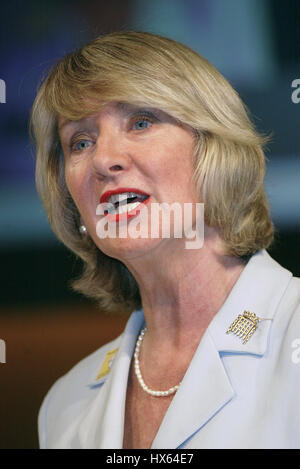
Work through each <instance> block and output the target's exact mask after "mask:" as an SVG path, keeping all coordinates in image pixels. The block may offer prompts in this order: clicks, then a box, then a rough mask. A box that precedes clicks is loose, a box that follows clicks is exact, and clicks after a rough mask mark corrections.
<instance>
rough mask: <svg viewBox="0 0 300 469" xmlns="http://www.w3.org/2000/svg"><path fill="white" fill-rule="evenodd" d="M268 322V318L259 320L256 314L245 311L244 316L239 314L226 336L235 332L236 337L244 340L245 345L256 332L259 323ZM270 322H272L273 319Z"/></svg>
mask: <svg viewBox="0 0 300 469" xmlns="http://www.w3.org/2000/svg"><path fill="white" fill-rule="evenodd" d="M266 320H267V318H259V317H258V316H256V314H255V313H250V311H244V312H243V314H239V315H238V317H237V318H235V320H234V321H233V323H232V324H230V326H229V327H228V329H227V331H226V334H229V332H233V333H234V334H235V335H237V336H238V337H240V338H241V339H243V344H245V343H246V342H248V340H249V339H250V337H252V335H253V334H254V332H255V331H256V329H257V326H258V323H259V321H266ZM269 320H270V321H271V319H269Z"/></svg>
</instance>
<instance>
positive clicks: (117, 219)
mask: <svg viewBox="0 0 300 469" xmlns="http://www.w3.org/2000/svg"><path fill="white" fill-rule="evenodd" d="M149 200H150V196H149V197H148V199H146V200H144V201H143V202H141V203H140V205H139V206H138V207H136V208H134V209H133V210H130V211H129V212H125V213H116V214H115V215H114V214H112V213H107V214H106V215H105V217H106V218H107V220H108V221H110V222H115V223H118V222H120V221H123V220H129V219H130V218H133V217H136V216H137V215H138V214H139V213H140V211H141V210H143V208H144V207H145V205H147V203H148V202H149Z"/></svg>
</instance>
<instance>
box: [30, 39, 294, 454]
mask: <svg viewBox="0 0 300 469" xmlns="http://www.w3.org/2000/svg"><path fill="white" fill-rule="evenodd" d="M32 125H33V132H34V136H35V140H36V145H37V168H36V174H37V187H38V191H39V193H40V195H41V197H42V199H43V201H44V204H45V207H46V210H47V212H48V216H49V219H50V222H51V225H52V227H53V230H54V231H55V233H56V234H57V236H58V237H59V238H60V239H61V240H62V241H63V242H64V243H65V245H66V246H68V247H69V248H70V249H71V250H72V251H74V252H75V253H76V254H77V255H78V256H80V257H81V258H82V259H83V261H84V271H83V274H82V277H81V278H80V279H79V280H76V282H75V283H74V287H75V288H76V289H77V290H79V291H81V292H83V293H84V294H85V295H87V296H89V297H92V298H95V299H97V301H98V302H99V304H100V306H101V308H102V309H105V310H107V311H116V310H120V309H122V310H126V311H134V312H133V313H132V315H131V317H130V319H129V321H128V324H127V326H126V329H125V331H124V333H123V334H122V335H121V336H120V337H119V338H117V339H116V340H115V341H113V342H111V343H109V344H107V345H105V346H104V347H101V348H100V349H99V350H98V351H96V352H95V353H94V354H92V355H91V356H89V357H87V358H86V359H84V360H83V361H81V362H80V363H79V364H78V365H77V366H75V367H74V368H73V369H72V370H71V371H70V372H69V373H68V374H66V375H65V376H64V377H62V378H61V379H60V380H58V382H57V383H56V384H55V385H54V386H53V387H52V389H51V390H50V391H49V393H48V395H47V397H46V398H45V401H44V403H43V405H42V408H41V411H40V415H39V435H40V444H41V447H42V448H150V447H151V448H245V447H247V448H248V447H249V448H256V447H263V448H264V447H265V448H271V447H299V446H300V437H299V416H300V404H299V398H298V396H297V393H298V391H297V388H298V389H299V369H297V367H296V366H295V364H294V363H293V361H292V360H291V353H292V352H293V349H292V348H291V344H292V343H294V342H293V341H294V340H295V339H297V337H298V336H299V334H300V320H299V293H300V289H299V280H298V279H294V278H292V274H291V273H290V272H288V271H287V270H285V269H283V268H282V267H280V266H279V265H278V264H277V263H276V262H275V261H274V260H273V259H271V257H270V256H269V255H268V254H267V252H266V251H265V249H266V248H267V247H268V246H269V245H270V243H271V242H272V239H273V225H272V222H271V220H270V217H269V210H268V204H267V202H266V198H265V194H264V189H263V179H264V170H265V163H264V154H263V151H262V145H263V144H264V143H265V141H266V139H265V138H264V137H262V136H260V135H258V134H257V132H256V131H255V130H254V128H253V126H252V124H251V122H250V120H249V118H248V116H247V113H246V111H245V108H244V106H243V104H242V102H241V100H240V99H239V97H238V95H237V93H236V92H235V91H234V90H233V89H232V88H231V86H230V85H229V84H228V82H227V81H226V80H225V79H224V78H223V77H222V76H221V75H220V74H219V73H218V72H217V71H216V70H215V69H214V67H213V66H212V65H210V64H209V63H208V62H207V61H206V60H204V59H203V58H202V57H200V56H199V55H198V54H196V53H195V52H193V51H191V50H189V49H188V48H187V47H185V46H183V45H182V44H179V43H177V42H175V41H172V40H170V39H166V38H163V37H159V36H156V35H152V34H149V33H140V32H132V31H129V32H120V33H113V34H110V35H107V36H103V37H100V38H98V39H96V40H94V41H93V42H91V43H90V44H88V45H86V46H84V47H83V48H82V49H80V50H79V51H76V52H74V53H72V54H69V55H68V56H66V57H64V58H63V59H62V60H61V61H59V62H58V64H57V65H56V66H55V67H54V68H53V70H52V71H51V73H50V74H49V75H48V77H47V78H46V80H45V81H44V83H43V85H42V86H41V88H40V90H39V92H38V95H37V98H36V101H35V103H34V106H33V111H32ZM99 203H100V205H99ZM132 203H133V204H134V205H130V204H132ZM199 203H204V243H203V245H202V246H201V247H199V246H198V248H196V249H187V246H186V241H187V236H185V235H182V236H177V235H175V231H176V229H177V228H178V223H179V222H181V221H183V220H182V218H183V215H182V214H184V211H181V212H180V216H179V219H176V217H175V216H174V217H173V218H172V217H170V220H171V222H170V223H171V226H170V228H171V230H170V233H171V234H170V236H164V233H163V218H164V216H165V212H163V211H162V212H160V213H161V216H160V217H158V218H155V217H154V214H153V213H152V211H150V210H149V207H151V208H152V207H154V206H159V207H160V206H163V204H165V205H166V206H167V207H172V206H173V205H172V204H177V207H179V208H182V209H183V208H184V207H185V206H186V205H187V204H190V205H191V206H192V207H193V213H192V217H191V218H190V219H189V220H190V221H188V223H189V224H188V227H187V228H188V232H190V231H191V230H192V229H193V227H194V226H195V225H196V224H197V222H198V221H199V216H198V215H197V213H198V212H197V211H195V210H194V209H195V207H197V204H199ZM105 204H106V205H105ZM99 207H100V209H99ZM146 212H147V217H145V216H144V215H145V213H146ZM143 214H144V215H143ZM184 221H186V220H184ZM102 222H105V223H106V225H107V226H106V228H107V227H110V228H111V227H114V228H116V227H117V228H118V229H119V230H120V228H121V227H122V226H124V225H126V227H127V228H128V231H127V236H121V235H120V231H117V234H116V235H114V236H113V235H112V233H113V231H111V232H110V235H106V234H105V230H104V225H105V223H102ZM99 223H100V225H101V229H99ZM138 224H139V228H140V229H141V230H143V232H146V234H147V236H140V237H136V236H130V235H129V228H130V227H132V226H133V225H134V226H135V228H136V227H137V225H138ZM157 226H158V234H157V236H151V233H152V232H151V229H153V227H154V228H155V227H157ZM150 228H151V229H150ZM149 233H150V234H149ZM297 308H298V310H297ZM296 310H297V311H298V316H297V314H296ZM247 312H248V313H247ZM251 315H252V316H251ZM246 328H248V329H247V330H246Z"/></svg>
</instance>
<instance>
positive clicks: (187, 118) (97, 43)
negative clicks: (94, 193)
mask: <svg viewBox="0 0 300 469" xmlns="http://www.w3.org/2000/svg"><path fill="white" fill-rule="evenodd" d="M112 101H115V102H125V103H130V104H133V105H137V106H145V105H146V106H148V107H149V106H150V107H154V108H158V109H161V110H162V111H164V112H166V113H168V114H169V115H171V116H172V117H173V118H175V119H176V120H177V121H179V122H181V123H183V124H186V125H188V126H190V128H191V129H193V131H194V133H195V161H194V164H195V172H194V178H193V181H191V184H195V186H194V187H195V188H196V189H197V191H198V194H199V201H200V200H201V201H203V202H204V204H205V222H206V224H207V225H208V226H213V227H216V228H217V229H218V230H219V232H220V234H221V236H222V239H223V240H224V254H226V255H233V256H237V257H243V256H250V255H251V254H253V253H255V252H256V251H257V250H259V249H262V248H267V247H268V246H269V245H270V243H271V242H272V239H273V231H274V230H273V225H272V222H271V220H270V215H269V208H268V204H267V201H266V197H265V193H264V188H263V180H264V174H265V157H264V153H263V150H262V147H263V145H264V144H265V143H266V141H267V139H266V138H265V137H264V136H261V135H259V134H258V133H257V132H256V131H255V129H254V127H253V125H252V123H251V121H250V119H249V117H248V114H247V112H246V109H245V106H244V105H243V103H242V101H241V99H240V98H239V96H238V94H237V93H236V92H235V91H234V90H233V88H232V87H231V86H230V84H229V83H228V82H227V81H226V79H225V78H224V77H223V76H222V75H221V74H220V73H219V72H218V71H217V70H216V69H215V68H214V67H213V66H212V65H211V64H210V63H209V62H207V61H206V60H205V59H204V58H202V57H201V56H200V55H198V54H197V53H195V52H194V51H192V50H190V49H189V48H188V47H186V46H184V45H183V44H180V43H178V42H176V41H174V40H171V39H168V38H165V37H161V36H157V35H154V34H150V33H144V32H135V31H121V32H114V33H111V34H108V35H105V36H102V37H98V38H97V39H95V40H93V41H92V42H90V43H89V44H87V45H85V46H84V47H82V48H80V49H79V50H77V51H75V52H73V53H70V54H68V55H66V56H65V57H63V58H62V59H61V60H59V62H58V63H57V64H56V65H55V66H54V68H53V69H52V70H51V71H50V72H49V74H48V76H47V77H46V78H45V79H44V80H43V83H42V85H41V86H40V89H39V91H38V94H37V96H36V99H35V102H34V105H33V108H32V115H31V129H32V134H33V138H34V140H35V144H36V154H37V161H36V183H37V189H38V192H39V195H40V197H41V199H42V200H43V203H44V205H45V207H46V211H47V213H48V217H49V220H50V223H51V226H52V228H53V230H54V232H55V233H56V235H57V236H58V238H59V239H60V240H61V241H62V242H63V243H64V244H65V245H66V246H67V247H68V248H69V249H71V250H72V251H73V252H74V253H75V254H76V255H77V256H79V257H80V258H81V259H82V260H83V262H84V267H83V271H82V274H81V276H80V278H78V279H76V280H75V281H74V282H73V284H72V285H73V288H74V289H75V290H77V291H80V292H81V293H83V294H84V295H86V296H88V297H90V298H93V299H96V300H97V301H98V302H99V304H100V306H101V308H102V309H103V310H105V311H120V310H122V311H128V312H129V311H132V310H133V309H136V308H140V307H141V298H140V294H139V288H138V285H137V283H136V281H135V279H134V278H133V276H132V275H131V273H130V272H129V271H128V269H127V268H126V267H125V266H124V264H123V263H121V262H120V261H118V260H116V259H113V258H111V257H108V256H107V255H105V254H104V253H103V252H101V251H100V250H99V249H98V248H97V247H96V245H95V244H94V242H93V241H92V240H91V238H90V237H89V236H86V237H84V236H82V235H81V234H80V232H79V230H78V228H79V225H80V214H79V212H78V210H77V208H76V206H75V204H74V202H73V200H72V198H71V196H70V193H69V192H68V189H67V187H66V183H65V177H64V158H63V153H62V149H61V145H60V141H59V136H58V129H57V121H58V116H62V117H64V118H66V119H68V120H79V119H82V118H85V117H87V116H90V115H92V114H94V113H96V112H99V109H100V108H101V106H104V105H105V104H106V103H108V102H112ZM174 164H176V161H174Z"/></svg>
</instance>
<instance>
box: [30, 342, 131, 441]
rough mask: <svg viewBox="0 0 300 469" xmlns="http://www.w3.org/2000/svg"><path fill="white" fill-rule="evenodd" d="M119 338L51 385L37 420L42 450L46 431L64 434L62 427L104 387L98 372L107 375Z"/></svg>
mask: <svg viewBox="0 0 300 469" xmlns="http://www.w3.org/2000/svg"><path fill="white" fill-rule="evenodd" d="M121 337H122V335H121V336H119V337H118V338H116V339H115V340H113V341H111V342H109V343H107V344H105V345H104V346H102V347H100V348H99V349H98V350H96V351H95V352H93V353H92V354H90V355H89V356H87V357H86V358H84V359H83V360H81V361H80V362H79V363H77V364H76V365H75V366H74V367H73V368H72V369H71V370H70V371H68V373H66V374H65V375H64V376H62V377H61V378H59V379H58V380H57V381H56V382H55V383H54V384H53V385H52V387H51V388H50V390H49V391H48V393H47V394H46V396H45V398H44V400H43V402H42V405H41V408H40V411H39V416H38V431H39V441H40V447H41V448H45V447H46V435H47V434H49V431H50V433H51V428H54V427H55V428H56V429H57V430H58V432H59V431H61V432H63V428H62V427H65V425H66V424H67V423H68V422H70V421H71V420H72V419H74V418H75V417H76V416H78V415H80V413H81V412H82V411H84V409H86V408H87V406H88V405H89V402H90V401H91V399H92V398H93V397H94V395H95V393H96V392H97V390H98V389H99V386H101V384H103V380H102V379H101V376H100V377H99V372H101V369H103V370H104V373H103V374H104V375H105V374H107V373H108V371H109V368H108V369H107V367H109V365H110V363H109V362H108V361H107V359H106V358H107V357H111V358H113V354H111V353H110V352H115V351H116V350H117V349H118V347H119V344H120V341H121ZM103 367H104V368H103ZM105 369H107V371H106V370H105ZM100 375H101V373H100Z"/></svg>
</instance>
